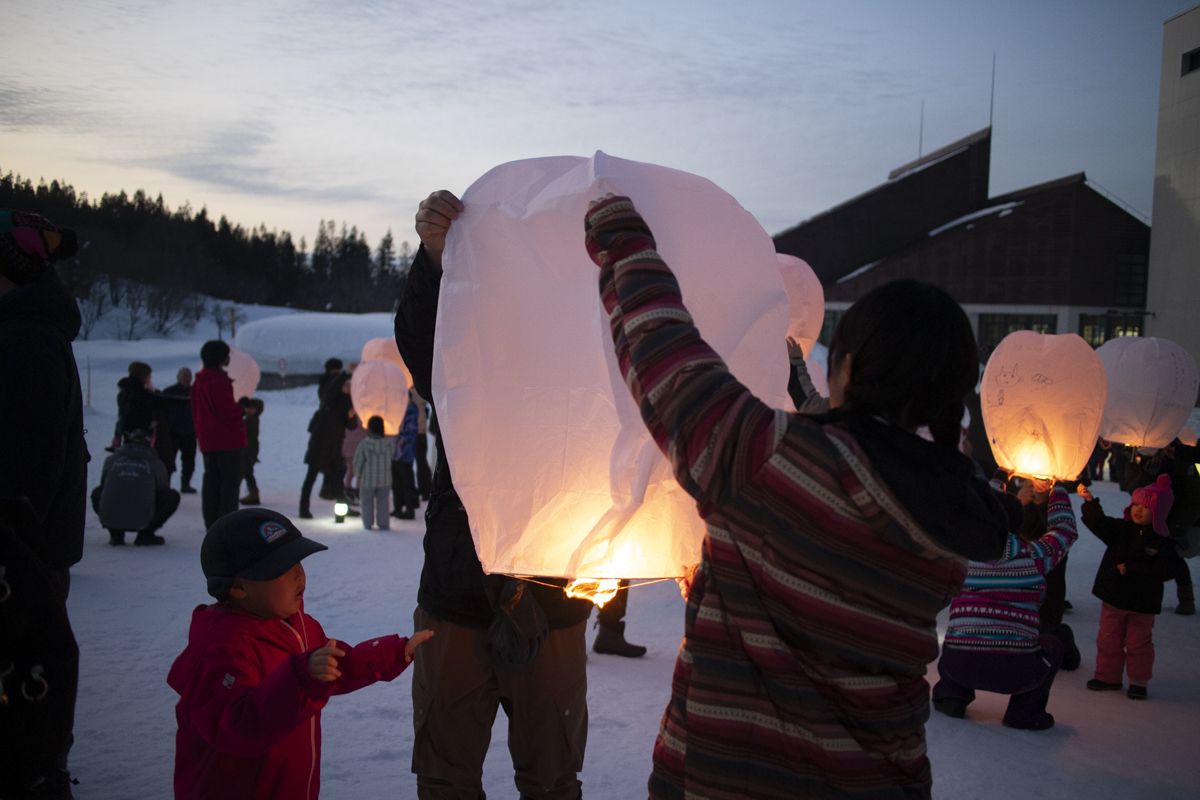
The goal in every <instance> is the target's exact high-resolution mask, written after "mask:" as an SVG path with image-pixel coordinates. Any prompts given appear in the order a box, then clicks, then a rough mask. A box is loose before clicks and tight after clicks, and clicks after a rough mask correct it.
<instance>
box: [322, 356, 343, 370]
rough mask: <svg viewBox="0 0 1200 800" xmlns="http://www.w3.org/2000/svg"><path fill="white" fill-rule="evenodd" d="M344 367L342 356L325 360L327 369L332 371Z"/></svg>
mask: <svg viewBox="0 0 1200 800" xmlns="http://www.w3.org/2000/svg"><path fill="white" fill-rule="evenodd" d="M341 368H342V360H341V359H340V358H330V359H326V361H325V371H326V372H332V371H333V370H335V369H341Z"/></svg>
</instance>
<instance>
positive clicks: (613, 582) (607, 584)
mask: <svg viewBox="0 0 1200 800" xmlns="http://www.w3.org/2000/svg"><path fill="white" fill-rule="evenodd" d="M513 577H514V578H517V579H518V580H522V581H529V582H530V583H536V584H537V585H538V586H549V587H550V588H551V589H562V590H563V593H564V594H565V595H566V596H567V597H572V598H576V599H581V600H591V601H592V602H593V603H594V604H595V605H596V608H604V606H605V604H606V603H608V601H609V600H612V599H613V598H614V597H616V596H617V592H624V591H627V590H629V589H636V588H639V587H642V586H649V585H651V584H654V583H665V582H666V581H673V580H676V579H675V578H652V579H650V580H645V581H638V582H637V583H632V582H631V583H630V584H629V585H628V586H621V579H620V578H576V579H575V580H573V581H571V582H570V583H568V584H567V585H566V586H559V585H557V584H554V583H546V582H545V581H539V580H538V579H536V578H531V577H529V576H527V575H514V576H513Z"/></svg>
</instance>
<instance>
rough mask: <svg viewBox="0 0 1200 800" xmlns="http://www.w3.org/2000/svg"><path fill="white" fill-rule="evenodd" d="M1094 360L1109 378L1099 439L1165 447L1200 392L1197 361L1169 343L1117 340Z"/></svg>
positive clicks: (1129, 338) (1131, 338)
mask: <svg viewBox="0 0 1200 800" xmlns="http://www.w3.org/2000/svg"><path fill="white" fill-rule="evenodd" d="M1096 355H1097V356H1099V357H1100V360H1101V361H1102V362H1104V369H1105V372H1107V373H1108V402H1107V403H1106V404H1105V406H1104V419H1103V421H1102V422H1101V423H1100V435H1101V436H1102V437H1104V438H1105V439H1108V440H1109V441H1110V442H1120V443H1121V444H1127V445H1130V446H1131V447H1153V448H1160V447H1166V446H1167V445H1169V444H1170V443H1171V440H1173V439H1174V438H1175V437H1176V436H1177V435H1178V434H1179V433H1180V430H1181V428H1182V427H1183V426H1184V425H1185V424H1186V423H1187V421H1188V416H1189V415H1190V414H1191V413H1192V405H1193V403H1195V402H1196V391H1197V388H1200V377H1198V376H1197V372H1196V361H1195V359H1193V358H1192V356H1191V355H1190V354H1189V353H1188V351H1186V350H1184V349H1183V348H1182V347H1180V346H1179V345H1177V344H1175V342H1172V341H1170V340H1168V339H1158V338H1155V337H1152V336H1151V337H1145V338H1143V337H1140V336H1122V337H1119V338H1116V339H1111V340H1109V341H1107V342H1105V343H1104V344H1103V345H1102V346H1101V347H1100V349H1099V350H1097V351H1096Z"/></svg>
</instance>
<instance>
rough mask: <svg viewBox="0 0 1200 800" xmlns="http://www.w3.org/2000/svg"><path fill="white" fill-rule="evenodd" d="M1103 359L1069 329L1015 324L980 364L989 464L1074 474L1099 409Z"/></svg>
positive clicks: (1025, 472)
mask: <svg viewBox="0 0 1200 800" xmlns="http://www.w3.org/2000/svg"><path fill="white" fill-rule="evenodd" d="M1106 391H1107V390H1106V386H1105V377H1104V365H1103V364H1102V363H1101V362H1100V358H1099V357H1098V356H1097V355H1096V353H1095V352H1094V351H1093V350H1092V348H1091V347H1089V346H1088V344H1087V342H1085V341H1084V340H1083V339H1081V338H1080V337H1078V336H1076V335H1075V334H1073V333H1068V334H1060V335H1050V334H1041V333H1034V332H1032V331H1017V332H1016V333H1010V334H1009V335H1008V336H1006V337H1004V340H1003V341H1001V342H1000V344H999V346H997V347H996V349H995V351H994V352H993V353H992V356H991V358H989V359H988V363H987V367H986V369H984V371H983V380H982V383H981V387H980V401H981V405H982V408H983V425H984V428H985V429H986V430H987V436H988V441H989V442H990V443H991V446H992V455H993V456H994V457H995V459H996V464H997V465H998V466H999V467H1001V468H1003V469H1007V470H1013V471H1014V472H1015V473H1016V474H1017V475H1021V476H1024V477H1032V478H1056V479H1062V480H1074V479H1075V478H1077V477H1078V476H1079V473H1080V472H1081V471H1082V470H1083V468H1084V466H1085V465H1086V464H1087V461H1088V459H1089V458H1090V457H1091V455H1092V451H1093V450H1094V449H1095V446H1096V439H1097V435H1098V432H1099V430H1100V418H1101V417H1102V416H1103V414H1104V398H1105V394H1106Z"/></svg>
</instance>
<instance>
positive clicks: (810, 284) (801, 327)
mask: <svg viewBox="0 0 1200 800" xmlns="http://www.w3.org/2000/svg"><path fill="white" fill-rule="evenodd" d="M775 258H776V259H777V260H778V264H779V274H780V277H782V278H783V287H784V289H785V290H787V296H788V332H787V335H788V336H789V337H791V338H792V339H795V340H796V342H797V343H799V345H800V349H801V350H803V351H804V356H805V358H807V357H808V356H809V355H810V354H811V353H812V349H813V345H814V344H816V341H817V338H818V337H819V336H820V335H821V326H822V325H823V324H824V323H825V290H824V289H823V288H822V287H821V279H820V278H818V277H817V274H816V273H815V272H813V271H812V267H810V266H809V265H808V262H806V261H805V260H804V259H801V258H796V257H795V256H790V255H787V254H785V253H776V254H775Z"/></svg>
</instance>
